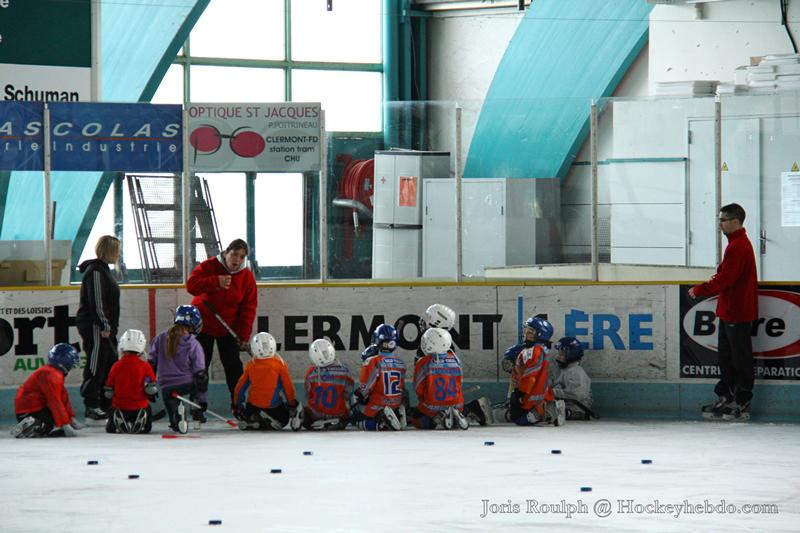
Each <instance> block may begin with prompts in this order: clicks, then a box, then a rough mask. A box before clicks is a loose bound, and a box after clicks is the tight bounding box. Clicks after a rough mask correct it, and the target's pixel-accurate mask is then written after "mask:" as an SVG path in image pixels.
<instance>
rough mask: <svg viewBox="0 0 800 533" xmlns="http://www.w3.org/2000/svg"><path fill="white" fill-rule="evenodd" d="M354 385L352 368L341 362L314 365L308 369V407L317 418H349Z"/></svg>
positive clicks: (306, 384) (306, 386)
mask: <svg viewBox="0 0 800 533" xmlns="http://www.w3.org/2000/svg"><path fill="white" fill-rule="evenodd" d="M353 386H354V382H353V376H352V374H351V373H350V370H349V369H348V368H347V367H346V366H344V365H342V364H340V363H334V364H332V365H328V366H324V367H321V368H320V367H317V366H312V367H310V368H309V369H308V371H306V380H305V390H306V403H307V404H306V408H307V409H308V411H310V412H311V414H312V415H313V417H314V419H315V420H320V419H324V418H347V416H348V413H349V411H350V408H349V400H350V395H351V394H353Z"/></svg>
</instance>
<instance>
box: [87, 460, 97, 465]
mask: <svg viewBox="0 0 800 533" xmlns="http://www.w3.org/2000/svg"><path fill="white" fill-rule="evenodd" d="M86 464H87V465H97V464H100V463H98V462H97V461H86Z"/></svg>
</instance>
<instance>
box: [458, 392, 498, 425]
mask: <svg viewBox="0 0 800 533" xmlns="http://www.w3.org/2000/svg"><path fill="white" fill-rule="evenodd" d="M464 413H465V414H466V415H467V418H469V419H470V420H473V421H474V422H475V423H476V424H478V425H480V426H486V425H491V424H493V423H494V413H493V412H492V404H491V403H489V399H488V398H487V397H486V396H483V397H481V398H478V399H477V400H472V401H471V402H469V403H468V404H466V405H465V406H464Z"/></svg>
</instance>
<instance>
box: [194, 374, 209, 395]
mask: <svg viewBox="0 0 800 533" xmlns="http://www.w3.org/2000/svg"><path fill="white" fill-rule="evenodd" d="M192 381H193V382H194V388H195V390H196V391H197V392H206V391H207V390H208V372H207V371H205V370H201V371H200V372H197V373H196V374H195V375H194V376H192Z"/></svg>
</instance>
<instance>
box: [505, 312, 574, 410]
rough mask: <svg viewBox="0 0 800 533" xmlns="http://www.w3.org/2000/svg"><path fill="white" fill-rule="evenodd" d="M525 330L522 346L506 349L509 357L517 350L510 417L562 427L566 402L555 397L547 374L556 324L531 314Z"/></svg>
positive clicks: (512, 377) (513, 368)
mask: <svg viewBox="0 0 800 533" xmlns="http://www.w3.org/2000/svg"><path fill="white" fill-rule="evenodd" d="M522 332H523V335H524V339H525V340H524V342H523V344H522V346H520V345H517V346H512V347H511V348H509V349H508V350H506V357H508V354H511V353H514V352H516V357H515V358H514V360H513V361H514V363H513V366H512V368H511V384H512V386H513V392H512V394H511V398H510V400H509V407H508V411H507V413H506V419H507V420H508V421H509V422H514V423H515V424H517V425H520V426H528V425H532V424H538V423H539V422H552V423H553V424H554V425H556V426H560V425H562V424H563V423H564V420H565V416H566V413H565V407H564V402H563V401H562V400H555V399H554V398H553V391H552V389H551V388H550V385H549V383H548V377H547V367H548V361H547V359H546V356H547V345H548V344H549V343H550V337H552V336H553V325H552V324H550V322H548V321H547V320H545V319H543V318H538V317H531V318H529V319H528V320H526V321H525V323H524V324H523V326H522ZM506 366H507V365H504V368H506Z"/></svg>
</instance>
